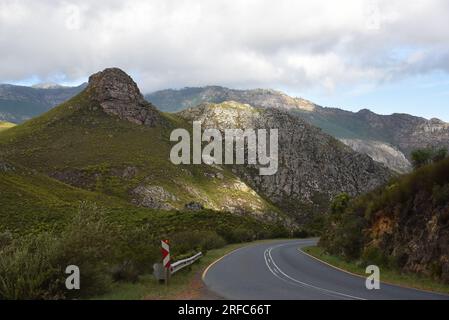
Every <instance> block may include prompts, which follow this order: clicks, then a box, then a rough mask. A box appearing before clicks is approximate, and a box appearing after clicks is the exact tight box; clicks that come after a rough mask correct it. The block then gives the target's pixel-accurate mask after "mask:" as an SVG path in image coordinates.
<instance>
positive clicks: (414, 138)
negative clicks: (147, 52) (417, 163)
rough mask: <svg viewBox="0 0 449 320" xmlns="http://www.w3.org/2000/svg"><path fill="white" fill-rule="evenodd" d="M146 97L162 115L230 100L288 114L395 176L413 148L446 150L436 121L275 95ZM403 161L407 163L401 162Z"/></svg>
mask: <svg viewBox="0 0 449 320" xmlns="http://www.w3.org/2000/svg"><path fill="white" fill-rule="evenodd" d="M146 98H147V99H148V100H149V101H152V102H153V103H155V104H156V105H157V106H158V107H160V108H161V109H162V110H165V111H178V110H181V109H185V108H189V107H193V106H196V105H198V104H200V103H204V102H211V103H221V102H224V101H229V100H232V101H237V102H240V103H244V104H250V105H252V106H255V107H262V108H276V109H282V110H287V111H289V112H291V113H292V114H294V115H296V116H299V117H300V118H302V119H303V120H305V121H306V122H307V123H309V124H312V125H314V126H316V127H319V128H321V129H323V131H325V132H326V133H328V134H330V135H332V136H334V137H336V138H338V139H351V140H352V141H353V142H352V143H350V144H349V145H350V146H351V147H354V150H355V151H358V152H362V153H364V154H367V155H369V156H374V157H373V159H374V160H376V161H380V162H382V163H384V164H385V165H387V166H388V167H389V168H391V169H393V170H395V171H400V172H403V171H404V170H407V168H409V166H408V164H407V161H408V160H409V156H410V152H411V151H413V150H414V149H417V148H425V147H449V124H447V123H445V122H443V121H441V120H438V119H432V120H427V119H423V118H419V117H414V116H410V115H406V114H393V115H389V116H384V115H378V114H375V113H373V112H371V111H369V110H366V109H365V110H361V111H360V112H357V113H354V112H349V111H344V110H341V109H337V108H324V107H321V106H319V105H316V104H314V103H312V102H310V101H307V100H305V99H302V98H293V97H289V96H288V95H286V94H284V93H282V92H279V91H275V90H262V89H257V90H232V89H227V88H223V87H204V88H186V89H182V90H164V91H159V92H155V93H153V94H150V95H147V96H146ZM362 141H363V143H362ZM374 141H375V143H374ZM363 144H365V145H364V146H363ZM385 145H389V146H391V147H392V148H393V149H397V151H398V152H395V151H393V150H391V149H390V148H386V146H385ZM387 149H388V150H387ZM404 156H405V157H406V158H407V159H408V160H405V161H404Z"/></svg>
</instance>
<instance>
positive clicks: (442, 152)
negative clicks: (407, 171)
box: [432, 148, 447, 163]
mask: <svg viewBox="0 0 449 320" xmlns="http://www.w3.org/2000/svg"><path fill="white" fill-rule="evenodd" d="M446 157H447V148H440V149H438V150H435V151H434V153H433V157H432V162H433V163H436V162H439V161H442V160H444V159H446Z"/></svg>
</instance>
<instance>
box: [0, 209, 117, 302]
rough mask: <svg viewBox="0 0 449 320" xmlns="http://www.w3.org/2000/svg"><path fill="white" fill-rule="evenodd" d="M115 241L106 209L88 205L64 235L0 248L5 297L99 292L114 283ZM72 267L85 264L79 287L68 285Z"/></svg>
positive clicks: (0, 278) (0, 288)
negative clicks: (111, 277)
mask: <svg viewBox="0 0 449 320" xmlns="http://www.w3.org/2000/svg"><path fill="white" fill-rule="evenodd" d="M113 244H114V232H113V228H112V227H111V226H110V225H109V224H108V223H107V222H106V219H105V216H104V213H103V212H102V211H101V210H100V209H99V208H98V207H96V206H95V205H89V204H86V203H83V204H81V205H80V208H79V210H78V213H77V214H76V216H75V217H74V218H73V220H72V221H71V222H70V223H69V224H68V226H67V227H66V229H65V230H64V232H62V233H61V234H60V235H51V234H40V235H37V236H36V235H33V236H31V235H30V236H28V237H26V238H24V239H21V240H14V241H12V243H10V244H9V245H7V246H5V247H3V248H2V249H1V252H0V254H1V257H2V259H1V260H0V297H1V298H3V299H21V300H22V299H54V298H66V297H82V296H87V295H90V294H96V293H100V292H102V291H104V290H105V289H106V288H107V286H108V284H109V281H110V276H109V266H110V263H111V261H112V260H113V259H114V254H113V250H112V248H113ZM69 265H76V266H78V267H79V268H80V272H81V290H79V291H78V290H77V291H70V292H69V291H68V290H67V289H66V288H65V279H66V276H67V275H66V274H65V269H66V267H67V266H69Z"/></svg>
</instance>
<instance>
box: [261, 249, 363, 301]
mask: <svg viewBox="0 0 449 320" xmlns="http://www.w3.org/2000/svg"><path fill="white" fill-rule="evenodd" d="M299 244H300V243H298V244H295V245H299ZM286 245H290V243H288V244H281V245H277V246H274V247H270V248H268V249H266V250H265V254H264V258H265V264H266V265H267V267H268V270H270V272H271V273H272V274H273V275H274V276H275V277H276V278H278V279H281V280H282V281H285V282H287V283H289V282H288V281H286V280H285V279H282V278H280V277H279V276H278V275H277V274H276V273H275V272H273V270H276V269H277V271H279V272H280V273H281V274H282V275H284V276H285V277H287V278H288V279H290V280H291V281H293V282H294V283H296V284H299V285H301V286H305V287H309V288H312V289H315V290H318V291H321V292H323V293H327V294H330V295H332V296H338V297H344V298H349V299H355V300H366V299H364V298H360V297H356V296H352V295H348V294H344V293H341V292H337V291H333V290H328V289H324V288H320V287H317V286H314V285H311V284H309V283H305V282H302V281H299V280H297V279H295V278H293V277H291V276H289V275H288V274H286V273H285V272H284V271H282V270H281V268H279V266H278V265H277V264H276V263H275V261H274V259H273V257H272V255H271V251H272V250H273V249H276V248H280V247H283V246H286ZM267 256H268V257H269V258H270V259H271V262H272V263H273V265H274V266H275V267H276V269H273V270H272V269H271V267H270V265H269V264H268V261H267Z"/></svg>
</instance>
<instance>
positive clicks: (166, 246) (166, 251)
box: [161, 240, 171, 285]
mask: <svg viewBox="0 0 449 320" xmlns="http://www.w3.org/2000/svg"><path fill="white" fill-rule="evenodd" d="M161 244H162V265H163V266H164V268H165V284H166V285H168V281H169V279H170V268H171V261H170V241H169V240H162V241H161Z"/></svg>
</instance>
